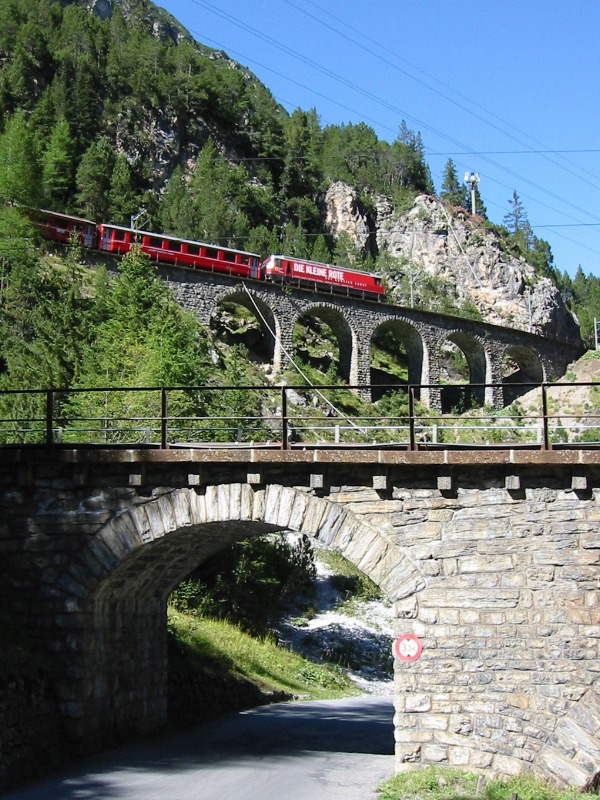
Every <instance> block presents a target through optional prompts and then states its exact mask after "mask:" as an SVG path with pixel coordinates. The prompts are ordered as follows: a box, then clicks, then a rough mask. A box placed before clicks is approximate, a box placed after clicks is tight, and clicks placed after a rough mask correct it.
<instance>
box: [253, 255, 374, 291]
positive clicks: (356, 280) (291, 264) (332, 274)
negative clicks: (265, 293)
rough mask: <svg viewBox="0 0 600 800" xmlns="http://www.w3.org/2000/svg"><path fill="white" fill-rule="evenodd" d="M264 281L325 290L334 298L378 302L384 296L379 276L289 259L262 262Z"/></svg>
mask: <svg viewBox="0 0 600 800" xmlns="http://www.w3.org/2000/svg"><path fill="white" fill-rule="evenodd" d="M263 271H264V277H265V279H266V280H268V281H277V282H281V283H296V284H297V285H298V286H304V287H310V288H314V289H321V290H324V289H327V290H329V291H331V292H335V293H336V294H345V295H351V296H355V297H369V298H375V299H378V300H380V299H382V298H383V296H384V294H385V288H384V286H383V281H382V279H381V277H380V276H379V275H375V274H374V273H372V272H363V271H362V270H358V269H348V268H347V267H338V266H335V265H333V264H322V263H321V262H319V261H304V260H301V259H297V258H291V257H290V256H275V255H273V256H269V257H268V258H267V259H266V261H264V262H263Z"/></svg>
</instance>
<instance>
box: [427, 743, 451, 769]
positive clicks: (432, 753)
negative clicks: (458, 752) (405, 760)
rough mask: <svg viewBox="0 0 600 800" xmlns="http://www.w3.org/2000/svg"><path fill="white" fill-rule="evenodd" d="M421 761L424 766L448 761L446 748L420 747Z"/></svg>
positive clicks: (435, 745) (435, 746) (431, 745)
mask: <svg viewBox="0 0 600 800" xmlns="http://www.w3.org/2000/svg"><path fill="white" fill-rule="evenodd" d="M421 761H422V762H423V763H424V764H441V763H442V762H444V761H448V748H447V747H442V746H441V745H437V744H424V745H423V746H422V747H421Z"/></svg>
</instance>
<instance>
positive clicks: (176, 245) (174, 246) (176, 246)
mask: <svg viewBox="0 0 600 800" xmlns="http://www.w3.org/2000/svg"><path fill="white" fill-rule="evenodd" d="M167 250H172V251H173V252H174V253H179V252H181V242H167Z"/></svg>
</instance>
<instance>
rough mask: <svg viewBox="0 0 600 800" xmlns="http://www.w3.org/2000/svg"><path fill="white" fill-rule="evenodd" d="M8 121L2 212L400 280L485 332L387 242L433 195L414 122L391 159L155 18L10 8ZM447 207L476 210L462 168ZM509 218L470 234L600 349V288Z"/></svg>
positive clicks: (403, 288) (0, 19) (459, 302)
mask: <svg viewBox="0 0 600 800" xmlns="http://www.w3.org/2000/svg"><path fill="white" fill-rule="evenodd" d="M0 120H1V128H0V201H2V202H4V203H6V202H10V201H18V202H20V203H22V204H26V205H42V206H44V207H47V208H52V209H55V210H62V211H67V212H70V213H76V214H80V215H82V216H85V217H87V218H90V219H93V220H96V221H99V220H108V221H111V222H115V223H121V224H126V225H129V223H130V219H131V216H132V215H133V214H137V213H138V212H140V210H142V209H144V210H145V213H144V216H143V217H142V219H141V223H142V226H143V227H144V228H146V229H150V230H162V231H166V232H169V233H174V234H177V235H180V236H184V237H188V238H193V239H200V240H203V241H210V242H215V243H221V244H226V245H229V246H233V247H238V248H242V249H245V250H250V251H253V252H258V253H261V254H266V253H268V252H285V253H288V254H291V255H296V256H298V257H312V258H314V259H316V260H319V261H331V262H335V263H338V264H356V265H359V266H362V265H364V266H366V267H367V268H368V269H375V270H377V271H380V272H381V273H382V274H384V276H386V277H387V279H388V280H389V282H390V289H391V296H392V297H393V299H395V300H396V301H397V302H400V303H406V304H408V302H409V300H410V302H411V303H412V302H417V303H418V304H420V305H421V306H423V307H429V306H431V307H436V305H437V307H440V306H439V303H440V300H441V299H445V303H446V306H447V308H445V307H444V306H442V308H443V309H444V308H445V310H446V311H450V312H452V313H467V314H472V313H473V311H476V313H477V314H478V315H481V314H482V313H483V316H484V318H485V302H483V301H482V303H480V304H479V306H477V304H475V306H474V305H473V303H471V302H470V301H469V299H468V298H467V301H466V302H465V298H456V299H455V300H452V296H453V293H452V292H449V291H447V289H448V287H449V286H451V285H452V279H451V278H450V282H449V283H448V284H447V285H442V284H440V282H439V280H436V279H434V278H433V277H432V276H431V275H429V276H425V278H422V279H421V280H420V281H419V292H418V296H417V297H415V293H414V291H413V290H414V286H415V285H416V283H415V281H413V280H412V274H413V272H414V265H413V264H410V263H407V259H405V258H404V259H403V257H402V255H401V254H400V255H398V253H396V251H393V250H390V245H389V243H388V242H386V241H385V237H382V236H381V235H380V229H381V224H382V221H381V220H382V216H383V212H382V206H383V205H385V204H387V206H389V208H391V209H392V210H393V216H394V220H397V219H398V218H399V215H401V214H402V213H403V212H406V211H408V210H410V209H411V208H412V207H413V202H414V200H415V198H416V197H417V196H418V195H420V194H426V195H431V194H433V192H434V186H433V183H432V179H431V175H430V172H429V168H428V166H427V163H426V161H425V157H424V145H423V141H422V139H421V136H420V134H419V133H418V132H414V131H411V130H410V129H409V128H408V127H407V126H406V124H405V123H404V122H402V121H399V132H398V136H397V138H396V139H395V140H394V141H393V142H391V143H389V142H386V141H382V140H380V139H379V138H378V137H377V135H376V134H375V132H374V131H373V129H372V128H370V127H369V126H368V125H366V124H364V123H360V124H356V125H353V124H347V125H329V126H325V127H322V126H321V124H320V121H319V117H318V114H317V111H316V110H315V109H310V110H302V109H297V110H296V111H294V112H293V113H292V114H291V115H289V114H288V113H287V112H286V111H285V110H284V109H283V108H282V107H281V106H279V105H278V104H277V103H276V101H275V100H274V98H273V97H272V95H271V93H270V92H269V90H268V89H267V88H266V87H265V86H263V85H262V84H261V83H260V82H259V81H258V80H257V79H256V78H255V77H254V76H253V75H252V74H251V73H250V72H249V71H248V70H246V69H244V68H243V67H241V66H240V65H238V64H236V63H235V62H233V61H232V60H230V59H229V58H228V57H227V56H226V55H225V54H224V53H221V52H217V51H214V50H211V49H209V48H207V47H204V46H202V45H200V44H197V43H195V42H194V41H193V39H192V38H191V37H190V36H189V34H187V32H186V31H185V30H184V29H183V28H182V27H181V26H180V25H179V24H178V23H177V22H176V20H174V19H173V18H172V17H170V16H169V15H168V14H167V13H166V12H164V11H162V10H161V9H158V8H157V7H156V6H154V5H153V4H152V3H150V2H148V0H103V2H89V3H88V2H85V0H73V1H72V2H70V1H69V0H61V2H53V1H52V0H5V1H4V2H3V3H2V4H1V5H0ZM340 183H343V184H344V185H347V186H349V187H352V191H353V193H354V195H353V196H354V198H355V201H354V202H355V205H356V213H357V214H359V215H360V217H361V219H362V220H363V221H364V226H365V235H364V237H363V239H362V240H361V241H360V242H359V241H358V240H357V239H356V237H353V236H351V235H349V234H348V233H347V232H346V231H345V230H344V229H343V228H340V227H339V226H338V227H336V226H335V225H334V224H332V223H331V217H330V212H331V208H330V207H329V206H328V194H327V193H328V191H329V190H330V188H331V187H332V185H335V184H340ZM440 198H441V199H442V200H443V201H444V203H445V206H446V208H447V209H448V213H450V214H454V213H455V212H456V209H457V207H460V206H463V207H464V206H465V205H466V196H465V191H464V186H463V185H462V184H461V183H460V182H459V180H458V178H457V175H456V169H455V167H454V165H453V163H452V162H451V161H449V162H448V164H447V168H446V173H445V176H444V181H443V184H442V187H441V191H440ZM387 206H386V207H387ZM509 208H510V213H509V214H508V215H507V218H506V220H504V223H505V224H503V225H492V224H491V223H489V222H488V221H487V220H486V212H485V205H484V202H483V199H482V198H481V197H480V196H479V195H477V212H478V216H477V217H474V218H473V219H474V220H475V223H472V227H473V226H474V228H477V227H478V226H479V227H480V228H481V230H482V231H483V232H484V233H485V234H490V233H491V234H492V235H493V237H494V240H495V241H497V242H498V243H499V244H498V245H497V246H496V245H494V246H496V247H497V249H500V250H502V252H503V253H504V254H505V255H506V258H509V257H510V258H512V259H513V261H514V260H515V259H516V262H515V263H517V266H518V264H519V263H520V262H523V263H525V262H527V263H528V264H530V265H531V270H532V272H531V274H527V275H525V278H524V280H525V281H526V282H528V283H532V282H534V281H535V280H536V279H537V278H540V277H545V278H549V279H551V280H552V281H553V282H554V283H558V284H559V285H560V288H561V291H562V294H563V298H564V299H565V301H566V302H567V303H569V304H570V305H571V307H572V308H573V309H574V310H576V311H579V312H580V313H581V315H582V320H583V321H584V334H585V335H586V336H589V333H590V331H589V320H590V319H591V320H593V317H594V316H595V314H596V311H595V310H594V308H592V307H591V306H590V304H591V303H592V302H593V301H592V300H591V298H593V297H594V296H595V294H596V283H597V279H596V278H592V277H591V276H589V277H586V276H585V275H584V273H583V272H582V273H581V275H579V276H578V278H577V280H576V281H571V280H570V279H569V278H568V276H562V275H561V273H560V269H559V268H558V267H557V265H554V264H553V262H552V254H551V252H550V248H549V246H548V244H547V243H546V242H544V241H543V240H541V239H538V238H537V237H535V236H534V235H533V233H532V231H531V227H530V226H529V223H528V222H527V218H526V214H525V213H524V210H523V209H522V207H521V206H520V201H519V198H518V197H517V196H516V194H515V195H514V197H513V199H512V201H511V205H510V206H509ZM328 214H329V216H328ZM417 266H418V265H417ZM511 268H512V267H511ZM536 276H537V278H536ZM520 280H523V279H520ZM409 282H410V283H411V286H410V287H409V286H408V283H409ZM454 283H455V284H456V283H457V281H454ZM523 285H524V284H523ZM520 291H522V288H521V290H520ZM449 298H450V299H449ZM553 302H555V301H553ZM522 305H523V307H524V303H522ZM509 324H510V321H509ZM543 330H544V328H543V326H542V327H541V328H540V331H543Z"/></svg>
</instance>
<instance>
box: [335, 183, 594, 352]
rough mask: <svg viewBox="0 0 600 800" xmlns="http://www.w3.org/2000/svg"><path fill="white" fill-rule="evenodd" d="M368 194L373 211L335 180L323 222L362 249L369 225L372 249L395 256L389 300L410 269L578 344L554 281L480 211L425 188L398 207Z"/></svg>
mask: <svg viewBox="0 0 600 800" xmlns="http://www.w3.org/2000/svg"><path fill="white" fill-rule="evenodd" d="M373 200H374V205H375V209H376V210H375V214H374V215H373V214H372V213H371V214H368V213H367V212H366V211H364V210H361V206H360V203H359V200H358V197H357V194H356V192H355V190H354V189H352V187H350V186H348V185H347V184H345V183H342V182H337V183H334V184H332V185H331V186H330V188H329V191H328V192H327V195H326V205H327V221H328V225H329V229H330V231H331V232H332V234H333V235H334V236H335V237H339V235H340V234H341V233H342V232H345V233H346V234H347V235H348V236H349V237H350V239H351V240H352V241H353V242H355V243H356V244H357V245H358V246H359V247H361V248H362V249H363V251H366V250H367V248H368V247H369V231H371V233H372V235H373V239H374V241H375V243H376V247H375V251H376V252H378V253H382V252H387V253H389V255H391V256H393V257H394V258H395V259H397V260H398V261H397V263H398V270H397V271H396V273H395V274H394V275H392V274H389V275H386V278H387V282H388V286H389V287H390V290H391V294H392V297H393V299H394V300H395V301H396V302H399V303H407V302H408V298H406V297H403V296H402V293H401V291H400V280H401V277H402V274H406V273H408V272H409V271H413V272H415V273H420V274H423V275H428V276H430V277H432V278H437V279H440V280H441V281H443V282H444V284H446V285H447V286H448V287H452V289H453V292H454V294H455V300H456V302H457V304H458V305H460V304H462V303H464V302H465V301H470V302H471V303H473V304H474V305H475V306H476V307H477V308H478V309H479V311H480V312H481V314H482V316H483V319H484V320H485V321H486V322H491V323H495V324H498V325H505V326H509V327H513V328H518V329H520V330H525V331H530V332H532V333H537V334H540V335H543V336H547V337H550V338H555V339H560V340H563V341H567V342H570V343H574V344H576V343H579V341H580V339H579V327H578V325H577V322H576V320H575V319H574V317H573V316H572V314H571V313H570V312H569V311H568V310H567V308H566V306H565V304H564V302H563V300H562V297H561V295H560V292H559V291H558V289H557V288H556V286H555V285H554V284H553V283H552V281H551V280H550V279H549V278H548V277H544V276H539V275H537V274H536V272H535V269H534V267H532V266H531V265H530V264H528V263H526V261H524V260H523V259H522V258H516V257H515V256H514V255H512V254H510V253H508V252H506V250H505V247H504V243H503V241H502V240H501V239H500V237H498V235H497V234H496V233H495V232H494V231H492V230H490V229H489V228H487V227H485V225H484V224H483V220H482V219H481V218H479V217H473V216H471V215H470V214H468V213H467V212H466V211H465V210H464V209H459V208H452V207H449V206H447V205H446V204H444V203H443V202H442V201H441V200H440V199H438V198H437V197H431V196H429V195H419V196H418V197H417V198H416V199H415V201H414V204H413V206H412V207H411V208H410V209H409V210H408V211H406V212H404V213H399V212H398V211H397V209H395V208H394V206H393V205H392V203H391V202H390V201H389V200H388V199H387V198H385V197H382V196H377V197H374V198H373ZM371 249H372V250H373V249H374V248H373V246H372V243H371Z"/></svg>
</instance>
